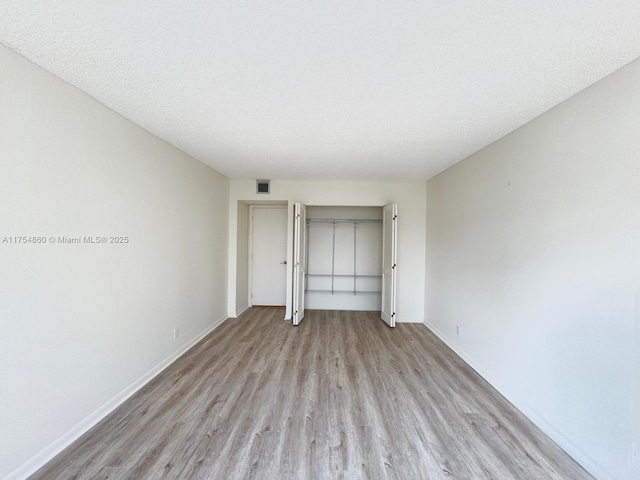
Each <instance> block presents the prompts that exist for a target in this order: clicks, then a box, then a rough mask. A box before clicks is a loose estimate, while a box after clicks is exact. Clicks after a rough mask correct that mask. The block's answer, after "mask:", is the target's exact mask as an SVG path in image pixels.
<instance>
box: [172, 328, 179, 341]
mask: <svg viewBox="0 0 640 480" xmlns="http://www.w3.org/2000/svg"><path fill="white" fill-rule="evenodd" d="M179 336H180V329H179V328H178V327H176V328H174V329H173V338H178V337H179Z"/></svg>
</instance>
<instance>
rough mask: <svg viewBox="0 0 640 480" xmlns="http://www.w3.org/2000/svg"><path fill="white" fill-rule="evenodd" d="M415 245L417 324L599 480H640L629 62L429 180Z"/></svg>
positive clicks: (639, 242)
mask: <svg viewBox="0 0 640 480" xmlns="http://www.w3.org/2000/svg"><path fill="white" fill-rule="evenodd" d="M427 232H428V233H427V282H426V283H427V286H426V314H425V316H426V323H427V325H429V326H430V327H431V328H433V329H434V330H436V331H437V332H438V334H439V335H440V336H442V338H444V339H445V341H446V342H447V343H448V344H449V345H451V346H452V347H453V348H454V349H456V350H457V351H458V352H459V353H461V354H462V356H463V357H465V358H466V359H467V360H468V361H469V362H470V363H471V364H472V365H473V366H474V367H475V368H476V369H477V370H478V371H479V372H481V373H482V374H483V375H484V376H485V377H487V378H488V379H489V380H490V381H491V382H492V383H493V385H495V386H496V387H497V388H498V389H499V390H500V391H501V392H502V393H503V394H504V395H505V396H506V397H507V398H508V399H510V400H511V401H512V402H514V403H515V404H516V405H517V406H518V407H519V408H521V409H522V410H523V411H524V412H525V413H527V414H528V415H529V416H530V417H531V418H532V419H533V420H534V421H535V422H536V423H538V425H540V426H541V427H542V428H543V429H544V430H545V431H546V432H547V433H549V434H550V435H551V437H552V438H554V439H555V440H556V441H557V442H558V443H559V444H560V445H561V446H562V447H563V448H565V450H566V451H568V452H569V453H570V454H571V455H573V456H574V457H575V458H576V459H578V460H579V461H580V462H581V463H582V464H583V465H584V466H585V467H587V468H588V469H589V470H591V471H592V472H593V473H594V474H596V476H597V477H598V478H600V479H606V478H611V479H631V478H640V476H638V471H637V470H636V472H635V473H634V474H632V473H631V472H630V460H631V444H632V441H638V440H640V434H639V431H638V425H639V424H640V422H639V421H638V413H639V411H638V410H639V409H640V401H639V400H640V399H639V387H638V384H639V382H640V370H639V369H638V365H639V363H638V358H639V355H640V353H639V351H638V341H637V340H636V341H635V345H634V336H635V338H636V339H637V338H638V337H639V336H640V328H639V324H640V320H639V319H640V61H635V62H633V63H632V64H630V65H629V66H627V67H625V68H623V69H622V70H620V71H618V72H616V73H614V74H613V75H611V76H610V77H607V78H605V79H604V80H602V81H601V82H599V83H597V84H595V85H593V86H592V87H590V88H588V89H586V90H585V91H583V92H581V93H580V94H578V95H576V96H575V97H573V98H571V99H570V100H568V101H566V102H565V103H563V104H561V105H560V106H558V107H556V108H554V109H552V110H551V111H549V112H547V113H545V114H544V115H542V116H541V117H539V118H537V119H536V120H534V121H532V122H531V123H529V124H528V125H526V126H524V127H522V128H521V129H519V130H517V131H516V132H514V133H512V134H510V135H508V136H506V137H505V138H503V139H502V140H500V141H498V142H496V143H495V144H493V145H491V146H489V147H487V148H485V149H484V150H482V151H481V152H479V153H477V154H475V155H473V156H471V157H469V158H468V159H466V160H465V161H463V162H461V163H459V164H457V165H455V166H454V167H452V168H450V169H449V170H447V171H445V172H444V173H442V174H441V175H439V176H437V177H435V178H433V179H432V180H431V181H429V182H428V184H427ZM456 325H459V326H460V327H461V336H460V337H457V336H456V333H455V332H456V330H455V329H456ZM634 365H635V371H634Z"/></svg>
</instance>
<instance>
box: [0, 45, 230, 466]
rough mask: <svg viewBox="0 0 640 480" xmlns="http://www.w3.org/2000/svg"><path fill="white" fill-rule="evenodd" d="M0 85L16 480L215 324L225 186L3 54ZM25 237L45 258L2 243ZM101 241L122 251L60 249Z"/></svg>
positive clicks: (4, 408)
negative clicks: (82, 240) (109, 239)
mask: <svg viewBox="0 0 640 480" xmlns="http://www.w3.org/2000/svg"><path fill="white" fill-rule="evenodd" d="M0 72H1V73H0V112H2V113H1V114H0V132H1V135H2V140H1V141H0V326H1V328H0V332H1V335H0V355H1V357H2V361H0V384H1V386H0V389H1V391H2V393H1V394H0V431H1V432H2V434H1V435H0V478H4V477H5V476H8V478H21V477H23V476H24V475H26V474H28V473H30V472H31V471H32V470H33V469H34V468H36V467H39V466H40V465H41V464H42V463H43V462H44V461H45V460H47V459H48V458H49V457H50V456H51V455H53V454H55V453H57V451H58V450H59V449H60V448H62V447H64V446H65V445H66V444H67V443H68V442H69V441H71V440H73V439H74V438H75V437H76V436H77V435H78V434H80V433H82V432H83V431H84V430H85V429H86V428H88V427H89V426H91V425H92V424H93V423H94V422H95V421H97V420H98V419H99V418H100V417H101V416H103V415H104V414H106V413H108V411H109V410H110V409H112V408H113V407H114V406H115V405H117V404H118V402H120V401H122V400H123V399H124V398H126V396H127V395H129V394H130V393H132V391H133V390H135V388H136V387H138V386H140V385H141V383H143V382H144V381H146V380H148V379H149V378H150V377H151V376H152V375H153V374H154V373H157V371H158V370H159V369H161V368H162V367H163V366H165V365H166V364H167V362H169V361H171V360H172V359H173V358H175V356H176V355H177V354H178V353H180V352H181V351H183V350H184V349H185V348H186V347H187V346H189V345H190V343H192V342H193V341H194V340H195V339H197V338H198V337H199V335H201V334H202V333H203V332H206V331H207V330H209V329H211V328H212V326H214V325H216V324H217V323H218V322H220V321H221V320H223V319H224V318H225V314H226V308H227V289H226V285H227V276H228V275H227V265H228V259H227V254H228V244H227V242H228V238H229V236H228V231H227V225H228V213H229V206H228V196H229V181H228V179H226V178H225V177H222V176H221V175H219V174H217V173H216V172H214V171H213V170H211V169H210V168H208V167H206V166H204V165H203V164H201V163H199V162H197V161H195V160H194V159H192V158H190V157H188V156H187V155H185V154H183V153H181V152H180V151H178V150H176V149H175V148H173V147H171V146H170V145H168V144H166V143H164V142H162V141H160V140H159V139H157V138H156V137H154V136H153V135H151V134H150V133H148V132H146V131H144V130H142V129H141V128H139V127H137V126H135V125H133V124H132V123H130V122H128V121H127V120H125V119H123V118H122V117H120V116H119V115H117V114H115V113H114V112H112V111H111V110H109V109H107V108H105V107H104V106H103V105H101V104H99V103H98V102H96V101H95V100H93V99H92V98H90V97H88V96H87V95H86V94H84V93H82V92H80V91H79V90H77V89H75V88H73V87H71V86H69V85H68V84H65V83H63V82H62V81H60V80H59V79H57V78H55V77H54V76H52V75H50V74H48V73H46V72H45V71H43V70H41V69H40V68H39V67H36V66H35V65H33V64H31V63H30V62H28V61H26V60H25V59H23V58H22V57H20V56H18V55H17V54H15V53H14V52H12V51H10V50H9V49H7V48H6V47H4V46H0ZM23 235H24V236H31V235H35V236H44V237H45V238H47V239H48V238H49V237H55V238H56V243H53V242H51V241H47V243H46V244H38V245H35V244H10V243H7V242H6V241H5V242H4V243H3V242H2V241H3V240H4V237H12V236H23ZM102 235H105V236H128V239H129V241H128V243H126V244H106V245H105V244H101V245H96V244H93V245H92V244H58V243H57V237H61V236H102ZM175 327H179V329H180V335H179V337H178V338H177V339H175V340H174V339H173V329H174V328H175ZM12 471H13V473H11V472H12Z"/></svg>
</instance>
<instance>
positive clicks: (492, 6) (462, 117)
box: [0, 0, 640, 180]
mask: <svg viewBox="0 0 640 480" xmlns="http://www.w3.org/2000/svg"><path fill="white" fill-rule="evenodd" d="M639 25H640V2H639V1H638V0H618V1H615V2H611V1H610V0H584V1H577V0H575V1H572V0H565V1H562V0H539V1H535V2H531V1H524V0H523V1H496V0H493V1H491V0H489V1H483V2H478V1H472V0H467V1H462V0H423V1H419V0H396V1H391V0H387V1H380V0H367V1H364V0H354V1H344V0H341V1H334V0H326V1H312V0H307V1H303V0H300V1H294V0H262V1H254V2H249V1H243V0H222V1H212V0H109V1H103V0H100V1H97V0H46V1H30V0H0V41H2V42H3V43H5V44H7V45H8V46H10V47H11V48H13V49H15V50H16V51H18V52H19V53H21V54H22V55H24V56H25V57H27V58H28V59H30V60H32V61H33V62H35V63H36V64H38V65H40V66H42V67H44V68H45V69H47V70H49V71H50V72H52V73H54V74H55V75H57V76H59V77H60V78H62V79H63V80H66V81H67V82H69V83H71V84H72V85H75V86H77V87H78V88H80V89H82V90H83V91H85V92H87V93H88V94H90V95H92V96H93V97H95V98H96V99H98V100H99V101H100V102H102V103H104V104H105V105H107V106H108V107H110V108H112V109H113V110H115V111H116V112H118V113H120V114H122V115H123V116H125V117H126V118H128V119H130V120H132V121H133V122H135V123H137V124H138V125H141V126H142V127H144V128H146V129H147V130H149V131H151V132H152V133H154V134H156V135H158V136H159V137H161V138H163V139H165V140H166V141H168V142H169V143H171V144H173V145H175V146H176V147H178V148H180V149H182V150H184V151H185V152H187V153H189V154H191V155H193V156H194V157H196V158H197V159H199V160H200V161H202V162H204V163H206V164H208V165H211V166H212V167H213V168H215V169H216V170H218V171H219V172H221V173H223V174H225V175H227V176H229V177H231V178H272V179H318V180H321V179H362V180H392V179H393V180H426V179H428V178H430V177H432V176H433V175H435V174H437V173H439V172H440V171H442V170H444V169H446V168H447V167H449V166H450V165H452V164H454V163H456V162H458V161H460V160H462V159H463V158H465V157H466V156H468V155H470V154H471V153H474V152H475V151H477V150H479V149H481V148H482V147H484V146H486V145H488V144H490V143H491V142H493V141H495V140H497V139H498V138H500V137H502V136H504V135H505V134H507V133H509V132H511V131H513V130H514V129H516V128H518V127H520V126H521V125H523V124H525V123H526V122H528V121H529V120H531V119H533V118H535V117H536V116H538V115H539V114H541V113H543V112H544V111H546V110H548V109H549V108H551V107H553V106H554V105H557V104H558V103H560V102H562V101H563V100H565V99H567V98H569V97H570V96H571V95H573V94H575V93H577V92H578V91H580V90H582V89H583V88H585V87H587V86H589V85H590V84H592V83H594V82H595V81H597V80H599V79H600V78H602V77H604V76H606V75H607V74H609V73H611V72H613V71H614V70H616V69H618V68H620V67H622V66H623V65H625V64H627V63H628V62H630V61H632V60H633V59H635V58H637V57H638V56H640V27H639Z"/></svg>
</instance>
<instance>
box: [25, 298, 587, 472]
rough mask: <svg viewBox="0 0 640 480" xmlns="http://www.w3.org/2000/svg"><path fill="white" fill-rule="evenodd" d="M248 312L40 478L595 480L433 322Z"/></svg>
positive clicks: (364, 315)
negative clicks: (287, 317) (295, 322)
mask: <svg viewBox="0 0 640 480" xmlns="http://www.w3.org/2000/svg"><path fill="white" fill-rule="evenodd" d="M283 316H284V311H283V310H282V309H273V308H253V309H250V310H248V311H247V312H245V314H243V315H242V316H241V317H240V318H238V319H230V320H227V321H226V322H225V323H223V324H222V325H221V326H220V327H218V328H217V329H216V330H214V331H213V332H212V333H211V334H210V335H208V336H207V337H206V338H205V339H203V340H202V341H201V342H200V343H199V344H198V345H196V346H195V347H194V348H192V349H191V350H190V351H189V352H187V353H186V354H185V355H184V356H183V357H181V358H180V359H179V360H178V361H176V362H175V363H174V364H173V365H171V366H170V367H169V368H168V369H167V370H165V371H164V372H163V373H161V374H160V375H159V376H158V377H156V378H155V379H154V380H153V381H152V382H150V383H149V384H148V385H146V386H145V387H144V388H143V389H142V390H140V391H139V392H138V393H136V395H134V396H133V397H131V398H130V399H129V400H128V401H127V402H125V403H124V404H123V405H122V406H120V407H119V408H118V409H117V410H116V411H115V412H113V413H112V414H111V415H109V416H108V417H107V418H105V419H104V420H103V421H102V422H100V423H99V424H98V425H97V426H96V427H94V428H93V429H92V430H91V431H89V432H88V433H87V434H85V435H84V436H83V437H81V438H80V439H78V441H76V442H75V443H74V444H73V445H71V446H70V447H69V448H67V449H66V450H65V451H64V452H62V453H61V454H60V455H58V456H57V457H56V458H54V459H53V460H52V461H51V462H49V464H47V465H45V466H44V467H43V468H42V469H41V470H40V471H38V472H37V473H36V474H35V475H33V476H32V477H31V478H32V479H33V480H37V479H47V480H50V479H65V480H66V479H107V478H109V479H160V478H165V479H224V480H235V479H269V480H271V479H402V480H405V479H429V480H438V479H449V480H450V479H460V480H471V479H496V480H497V479H505V480H513V479H517V480H527V479H532V480H534V479H535V480H537V479H544V480H550V479H563V480H564V479H591V478H592V477H591V476H590V475H589V474H587V473H586V472H585V471H584V470H583V469H582V468H581V467H580V466H579V465H578V464H576V463H575V462H574V461H573V460H572V459H571V458H570V457H568V456H567V455H566V454H565V453H564V452H563V451H562V450H561V449H560V448H559V447H558V446H557V445H555V444H554V443H553V442H551V440H549V439H548V438H547V437H546V436H545V435H544V434H543V433H542V432H541V431H540V430H538V429H537V428H536V427H535V426H534V425H533V424H532V423H531V422H530V421H528V420H527V419H526V418H525V417H524V416H523V415H522V414H520V413H519V412H518V411H517V410H515V409H514V408H513V407H512V406H511V405H510V404H509V403H508V402H507V401H506V400H504V398H502V397H501V396H500V395H499V394H497V393H496V392H495V390H494V389H493V388H492V387H490V386H489V385H488V384H487V383H486V382H484V381H483V380H482V379H481V378H480V377H479V376H478V375H477V374H476V373H475V372H474V371H473V370H472V369H471V368H469V367H468V366H467V365H466V364H465V363H464V362H463V361H462V360H461V359H460V358H459V357H457V356H456V355H455V354H454V353H453V352H452V351H451V350H450V349H449V348H448V347H446V346H445V345H444V344H443V343H442V342H441V341H440V340H439V339H437V338H436V337H435V335H433V334H432V333H431V332H430V331H429V330H428V329H427V328H426V327H425V326H424V325H418V324H399V325H398V326H397V328H395V329H390V328H388V327H387V326H386V325H385V324H384V323H383V322H382V321H381V320H380V319H379V318H378V317H379V314H377V313H372V312H335V311H307V313H306V317H305V319H304V321H303V322H302V323H301V324H300V326H298V327H292V326H291V323H290V322H286V321H284V320H282V318H283Z"/></svg>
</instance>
